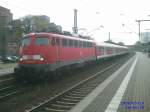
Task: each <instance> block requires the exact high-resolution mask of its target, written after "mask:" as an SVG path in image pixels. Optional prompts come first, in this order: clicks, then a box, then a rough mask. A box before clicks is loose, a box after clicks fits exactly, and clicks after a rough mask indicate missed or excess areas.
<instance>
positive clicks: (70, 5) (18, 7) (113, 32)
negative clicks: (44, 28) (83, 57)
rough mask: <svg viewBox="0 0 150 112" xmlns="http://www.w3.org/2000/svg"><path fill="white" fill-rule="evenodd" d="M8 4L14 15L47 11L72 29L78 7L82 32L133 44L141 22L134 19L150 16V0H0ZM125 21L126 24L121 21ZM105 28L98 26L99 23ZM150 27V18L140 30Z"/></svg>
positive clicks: (98, 39) (45, 12) (64, 26)
mask: <svg viewBox="0 0 150 112" xmlns="http://www.w3.org/2000/svg"><path fill="white" fill-rule="evenodd" d="M0 5H1V6H3V7H6V8H9V9H10V10H11V12H12V13H13V19H17V18H20V17H22V16H25V15H29V14H31V15H40V14H42V15H47V16H49V17H50V21H51V22H55V23H56V24H58V25H61V26H62V27H63V30H68V31H72V27H73V9H77V10H78V28H79V29H83V28H84V29H86V30H80V31H79V32H80V33H87V32H90V33H88V35H92V36H93V37H94V38H95V39H96V41H105V40H108V32H110V37H111V39H112V40H113V41H115V42H119V41H122V42H124V43H125V44H128V45H129V44H134V43H135V42H136V41H138V24H137V23H136V22H135V20H138V19H150V16H148V15H150V1H149V0H0ZM122 24H124V26H123V25H122ZM101 25H102V26H104V28H100V29H98V30H94V29H97V28H98V27H99V26H101ZM145 29H150V22H142V23H141V31H146V30H145Z"/></svg>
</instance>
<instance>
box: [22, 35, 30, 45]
mask: <svg viewBox="0 0 150 112" xmlns="http://www.w3.org/2000/svg"><path fill="white" fill-rule="evenodd" d="M29 44H30V38H29V37H25V38H23V40H22V46H28V45H29Z"/></svg>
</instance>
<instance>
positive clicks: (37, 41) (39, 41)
mask: <svg viewBox="0 0 150 112" xmlns="http://www.w3.org/2000/svg"><path fill="white" fill-rule="evenodd" d="M35 44H36V45H48V44H49V39H48V38H46V37H37V38H36V39H35Z"/></svg>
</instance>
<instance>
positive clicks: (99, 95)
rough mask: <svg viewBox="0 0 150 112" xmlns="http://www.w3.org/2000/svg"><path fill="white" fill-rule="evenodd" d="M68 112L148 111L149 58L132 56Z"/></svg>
mask: <svg viewBox="0 0 150 112" xmlns="http://www.w3.org/2000/svg"><path fill="white" fill-rule="evenodd" d="M70 112H150V58H149V57H148V56H147V54H143V53H139V52H138V53H136V55H135V56H134V57H132V58H131V59H130V60H128V61H127V62H126V63H125V64H124V65H123V66H122V67H120V68H119V69H118V70H117V71H116V72H115V73H113V74H112V75H111V76H110V77H108V78H107V79H106V80H105V81H104V82H103V83H101V84H100V85H99V86H98V87H96V88H95V89H94V90H93V91H92V92H91V93H90V94H89V95H87V96H86V97H85V98H84V99H83V100H82V101H81V102H79V103H78V104H77V105H76V106H75V107H74V108H72V109H71V110H70Z"/></svg>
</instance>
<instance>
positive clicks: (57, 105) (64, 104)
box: [25, 63, 118, 112]
mask: <svg viewBox="0 0 150 112" xmlns="http://www.w3.org/2000/svg"><path fill="white" fill-rule="evenodd" d="M117 64H118V63H114V64H112V65H110V66H108V67H107V68H105V69H103V70H102V71H100V72H97V73H96V74H93V75H91V77H89V78H87V79H85V80H83V81H81V82H79V83H78V84H76V85H74V86H73V87H71V88H69V89H68V90H66V91H64V92H62V93H60V94H58V95H56V96H54V97H52V98H50V99H48V100H46V101H45V102H43V103H40V104H39V105H38V106H34V107H32V108H31V109H29V110H26V111H25V112H67V111H69V110H70V109H71V108H72V107H74V106H75V105H76V104H77V103H78V102H80V101H81V100H82V99H83V98H84V97H85V96H86V95H88V94H89V93H90V92H91V91H92V90H93V89H95V88H96V87H97V86H98V85H99V84H100V83H102V81H103V80H105V79H106V77H107V76H106V75H103V73H104V72H107V71H108V70H110V69H112V68H113V67H115V66H117Z"/></svg>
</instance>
